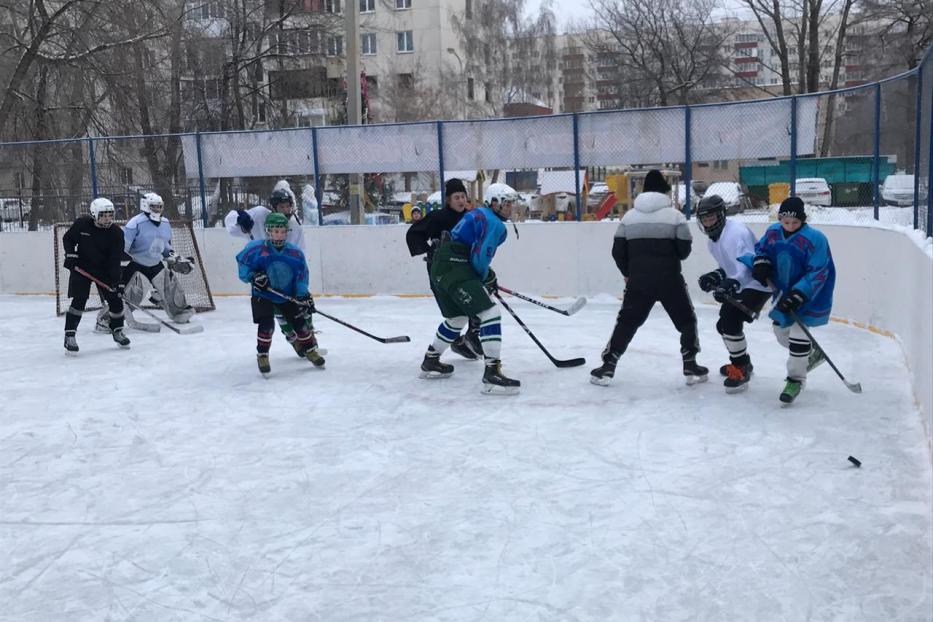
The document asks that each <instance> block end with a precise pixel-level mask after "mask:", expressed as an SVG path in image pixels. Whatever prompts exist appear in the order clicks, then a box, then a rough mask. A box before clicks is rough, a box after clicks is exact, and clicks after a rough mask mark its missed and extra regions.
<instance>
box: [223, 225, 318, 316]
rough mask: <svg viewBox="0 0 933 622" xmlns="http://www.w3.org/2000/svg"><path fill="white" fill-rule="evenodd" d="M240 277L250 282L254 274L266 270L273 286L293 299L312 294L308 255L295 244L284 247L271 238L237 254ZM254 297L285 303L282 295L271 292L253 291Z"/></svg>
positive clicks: (245, 281) (254, 241)
mask: <svg viewBox="0 0 933 622" xmlns="http://www.w3.org/2000/svg"><path fill="white" fill-rule="evenodd" d="M236 262H237V265H238V266H239V276H240V280H241V281H243V282H244V283H249V282H250V280H251V278H252V276H253V274H255V273H256V272H265V273H266V275H267V276H268V277H269V287H271V288H272V289H275V290H278V291H280V292H282V293H283V294H288V295H289V296H292V297H293V298H297V297H299V296H304V295H305V294H307V293H308V263H307V262H306V261H305V254H304V253H303V252H301V249H300V248H298V247H297V246H295V245H293V244H289V243H288V242H286V243H285V246H283V247H282V248H281V250H280V249H277V248H275V247H274V246H272V242H270V241H268V240H253V241H251V242H250V243H248V244H247V245H246V246H245V247H244V248H243V250H241V251H240V252H239V254H238V255H237V256H236ZM252 293H253V296H259V297H260V298H266V299H268V300H271V301H272V302H275V303H282V302H285V299H284V298H282V297H281V296H276V295H275V294H273V293H271V292H267V291H262V290H258V289H256V288H255V287H254V288H253V290H252Z"/></svg>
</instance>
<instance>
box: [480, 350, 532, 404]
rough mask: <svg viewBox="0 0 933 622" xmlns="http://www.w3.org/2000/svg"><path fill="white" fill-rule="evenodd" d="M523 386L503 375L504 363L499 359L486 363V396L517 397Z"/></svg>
mask: <svg viewBox="0 0 933 622" xmlns="http://www.w3.org/2000/svg"><path fill="white" fill-rule="evenodd" d="M521 386H522V383H521V382H519V381H518V380H515V379H513V378H509V377H508V376H506V375H505V374H503V373H502V362H501V361H499V359H491V360H489V361H486V370H485V371H484V372H483V393H485V394H486V395H515V394H517V393H518V391H519V387H521Z"/></svg>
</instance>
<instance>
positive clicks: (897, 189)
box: [881, 175, 926, 207]
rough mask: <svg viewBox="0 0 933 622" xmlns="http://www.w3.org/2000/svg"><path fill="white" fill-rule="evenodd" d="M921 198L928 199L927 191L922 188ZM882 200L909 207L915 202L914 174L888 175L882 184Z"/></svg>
mask: <svg viewBox="0 0 933 622" xmlns="http://www.w3.org/2000/svg"><path fill="white" fill-rule="evenodd" d="M920 198H921V200H922V201H925V200H926V193H925V192H923V191H922V190H921V192H920ZM881 200H882V201H884V203H885V205H896V206H898V207H907V206H908V205H913V204H914V176H913V175H888V176H887V177H885V179H884V184H882V186H881Z"/></svg>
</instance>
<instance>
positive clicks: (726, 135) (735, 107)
mask: <svg viewBox="0 0 933 622" xmlns="http://www.w3.org/2000/svg"><path fill="white" fill-rule="evenodd" d="M690 126H691V151H692V155H693V161H694V162H709V161H713V160H747V159H752V158H788V157H790V151H791V150H790V126H791V100H790V99H780V100H775V101H763V102H749V103H743V104H731V105H728V106H703V107H700V108H693V109H692V110H691V117H690ZM815 140H816V99H815V98H806V99H800V100H798V101H797V154H798V155H808V154H812V153H813V152H814V145H815Z"/></svg>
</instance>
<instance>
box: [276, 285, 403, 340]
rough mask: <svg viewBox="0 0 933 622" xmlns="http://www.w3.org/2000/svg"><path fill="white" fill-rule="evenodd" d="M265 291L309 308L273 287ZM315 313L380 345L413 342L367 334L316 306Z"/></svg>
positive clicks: (401, 337)
mask: <svg viewBox="0 0 933 622" xmlns="http://www.w3.org/2000/svg"><path fill="white" fill-rule="evenodd" d="M265 291H267V292H269V293H270V294H275V295H276V296H281V297H282V298H284V299H285V300H288V301H289V302H293V303H295V304H296V305H298V306H300V307H307V306H308V304H307V303H305V302H302V301H300V300H298V299H297V298H294V297H292V296H289V295H288V294H283V293H282V292H280V291H278V290H275V289H272V288H271V287H267V288H266V290H265ZM314 312H315V313H317V314H318V315H323V316H324V317H326V318H327V319H328V320H330V321H331V322H337V323H338V324H342V325H343V326H346V327H347V328H349V329H350V330H355V331H356V332H358V333H360V334H361V335H366V336H367V337H369V338H370V339H374V340H376V341H378V342H379V343H408V342H409V341H411V337H409V336H408V335H399V336H398V337H378V336H376V335H373V334H372V333H367V332H366V331H365V330H363V329H362V328H357V327H356V326H354V325H353V324H350V323H349V322H344V321H343V320H341V319H339V318H336V317H334V316H333V315H328V314H327V313H324V312H323V311H321V310H320V309H318V308H317V307H316V306H315V308H314Z"/></svg>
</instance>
